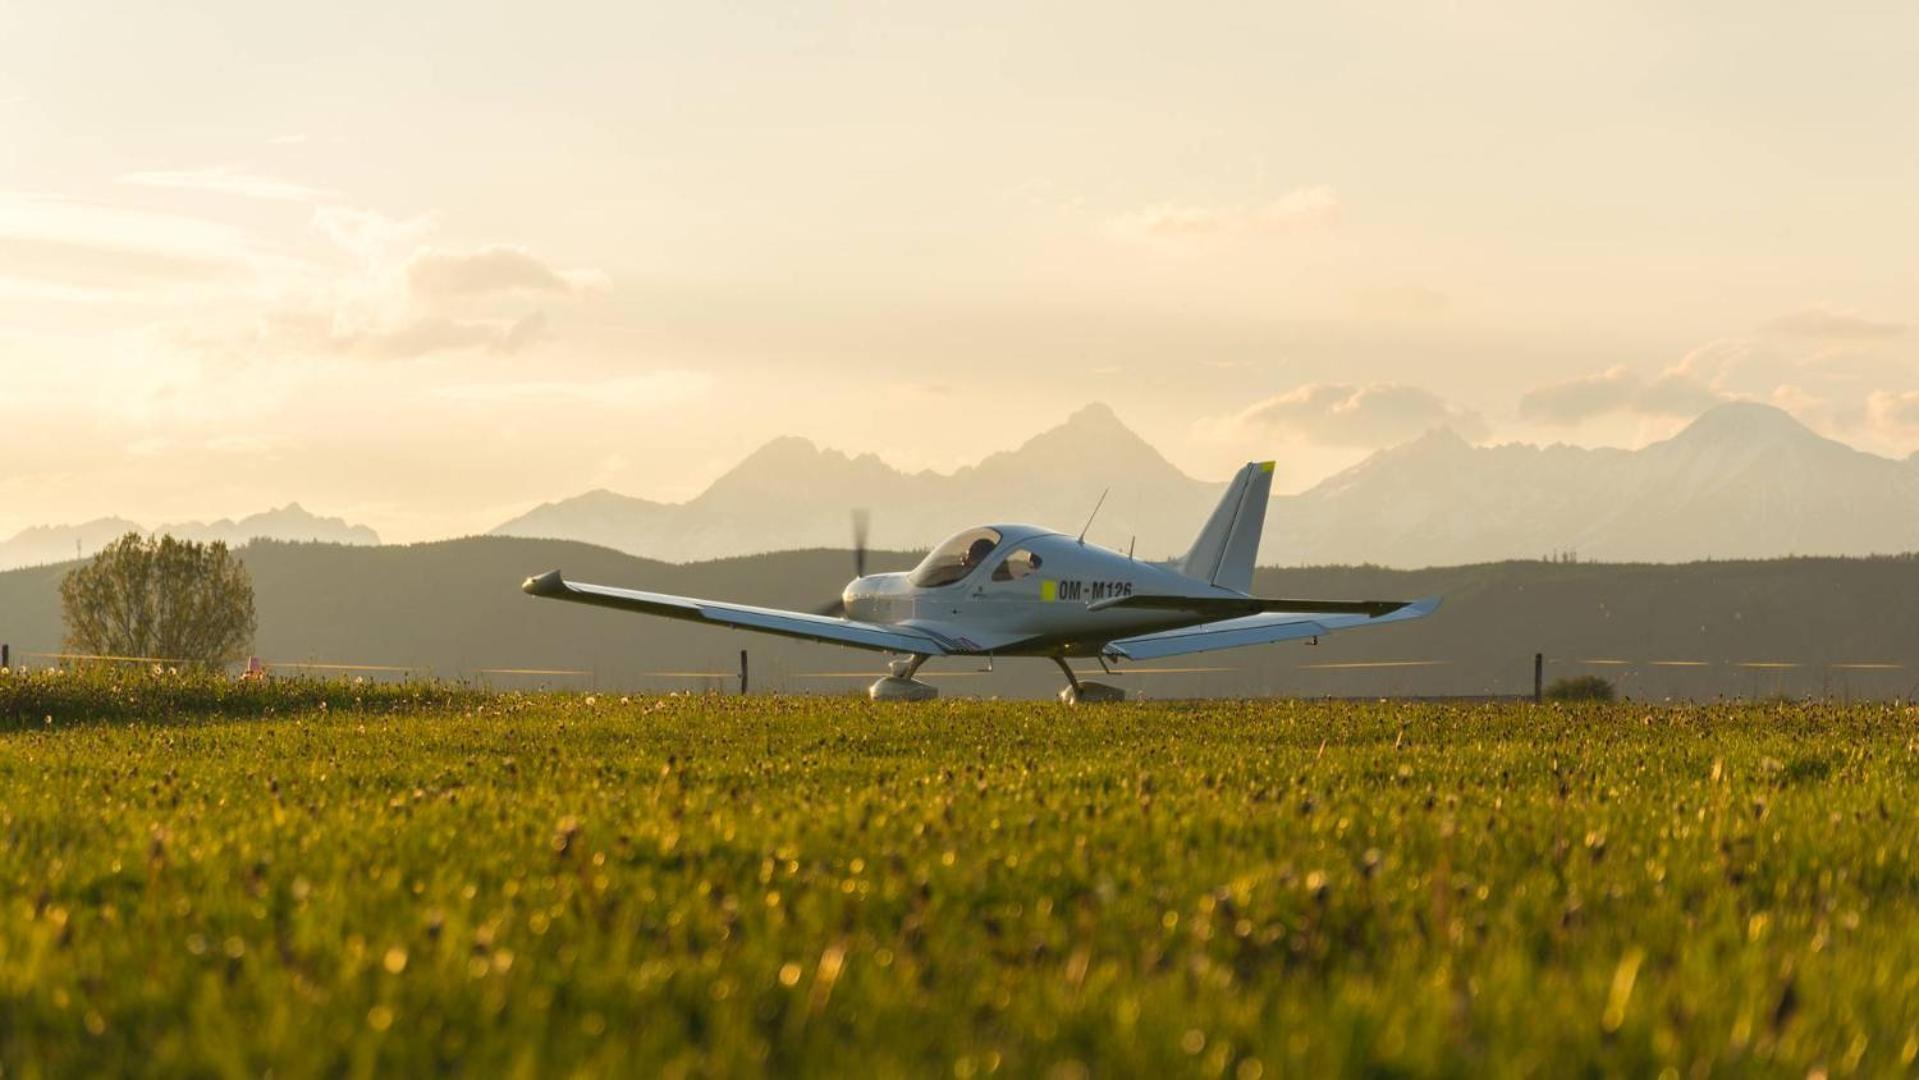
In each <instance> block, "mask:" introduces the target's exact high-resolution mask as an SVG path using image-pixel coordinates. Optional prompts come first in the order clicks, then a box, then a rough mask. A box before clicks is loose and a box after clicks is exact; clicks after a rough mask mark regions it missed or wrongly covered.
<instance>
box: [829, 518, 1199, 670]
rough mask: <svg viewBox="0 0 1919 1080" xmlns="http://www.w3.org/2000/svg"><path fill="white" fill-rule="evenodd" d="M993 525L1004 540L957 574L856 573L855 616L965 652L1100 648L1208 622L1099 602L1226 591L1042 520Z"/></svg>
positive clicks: (850, 606)
mask: <svg viewBox="0 0 1919 1080" xmlns="http://www.w3.org/2000/svg"><path fill="white" fill-rule="evenodd" d="M992 529H993V530H994V531H995V532H997V533H999V534H1000V541H999V543H998V544H997V545H996V546H995V547H994V549H993V550H992V552H991V554H990V555H989V556H988V557H987V558H986V559H984V560H983V561H982V562H981V563H980V564H979V565H977V566H972V567H969V568H967V569H966V570H965V571H964V573H963V575H962V576H960V577H958V578H957V579H956V580H953V581H950V582H945V583H943V584H936V585H930V586H928V585H916V584H914V581H913V577H914V573H917V572H918V571H915V572H909V573H895V574H870V575H868V576H866V577H862V578H857V579H855V580H853V581H852V582H850V583H849V584H848V585H847V586H846V589H845V591H844V592H843V593H842V595H841V600H842V602H843V603H844V604H845V609H846V614H847V617H848V618H850V619H855V620H859V621H862V622H871V623H878V624H882V625H891V626H909V627H913V628H915V629H919V630H922V631H924V632H927V633H931V634H935V635H938V636H939V637H940V638H941V639H942V640H943V641H947V642H950V643H951V645H950V646H949V647H950V648H951V649H952V651H955V652H970V653H996V654H999V655H1004V656H1023V655H1042V654H1043V655H1056V654H1065V655H1092V654H1095V653H1097V652H1098V651H1099V649H1100V646H1102V645H1104V644H1105V643H1106V642H1108V641H1112V640H1114V639H1117V638H1124V637H1130V636H1133V635H1135V634H1144V633H1150V632H1152V631H1155V630H1167V629H1172V628H1176V627H1180V626H1191V625H1194V624H1195V623H1198V622H1203V621H1205V620H1204V618H1203V617H1199V616H1195V615H1193V614H1192V613H1188V612H1176V611H1142V610H1138V609H1118V610H1111V611H1100V610H1089V607H1090V606H1091V605H1095V604H1098V603H1099V602H1100V601H1102V600H1109V599H1115V598H1118V597H1123V596H1129V595H1132V594H1133V593H1136V592H1137V593H1140V594H1160V595H1171V594H1178V595H1186V594H1191V595H1199V596H1204V595H1222V594H1225V593H1226V590H1221V589H1218V588H1216V587H1213V586H1207V585H1204V584H1202V583H1199V582H1195V581H1194V580H1193V579H1191V578H1188V577H1185V576H1184V575H1182V574H1179V573H1177V572H1175V571H1173V570H1171V569H1168V568H1167V567H1164V566H1161V565H1158V564H1156V563H1150V562H1143V561H1141V560H1139V559H1135V558H1133V557H1131V556H1129V555H1126V554H1124V553H1122V552H1118V551H1113V550H1110V549H1108V548H1103V547H1100V546H1099V545H1097V544H1087V543H1082V542H1080V541H1079V540H1076V539H1074V538H1073V537H1070V536H1064V535H1061V534H1060V533H1057V532H1053V531H1051V530H1048V529H1043V528H1040V527H1038V526H1032V525H1000V526H993V527H992ZM1009 564H1010V568H1009Z"/></svg>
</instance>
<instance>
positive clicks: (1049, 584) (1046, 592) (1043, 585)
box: [1039, 578, 1059, 603]
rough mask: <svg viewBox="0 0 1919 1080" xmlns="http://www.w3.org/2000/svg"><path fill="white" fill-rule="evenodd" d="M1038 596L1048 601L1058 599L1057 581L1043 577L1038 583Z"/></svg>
mask: <svg viewBox="0 0 1919 1080" xmlns="http://www.w3.org/2000/svg"><path fill="white" fill-rule="evenodd" d="M1039 598H1040V599H1041V600H1044V601H1046V602H1048V603H1051V602H1052V601H1054V600H1058V599H1059V582H1057V581H1054V580H1053V579H1052V578H1044V579H1042V580H1041V581H1040V583H1039Z"/></svg>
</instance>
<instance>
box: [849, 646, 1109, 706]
mask: <svg viewBox="0 0 1919 1080" xmlns="http://www.w3.org/2000/svg"><path fill="white" fill-rule="evenodd" d="M1050 659H1051V660H1052V661H1053V663H1055V664H1058V665H1059V669H1060V670H1061V671H1063V672H1065V673H1066V687H1065V689H1063V690H1061V691H1060V692H1059V699H1060V701H1061V702H1063V703H1064V704H1067V705H1104V704H1108V703H1110V702H1115V701H1125V700H1126V691H1124V690H1122V689H1120V688H1119V687H1117V686H1112V685H1109V684H1107V683H1098V682H1087V681H1085V680H1083V679H1081V678H1080V677H1079V675H1078V674H1076V673H1075V672H1074V671H1073V667H1072V665H1071V664H1068V663H1067V662H1066V658H1065V657H1063V656H1055V657H1051V658H1050ZM926 660H927V658H926V657H924V656H918V655H915V656H909V657H906V658H904V659H901V660H895V661H893V662H892V664H890V665H889V667H888V670H889V671H890V672H891V673H890V674H888V675H887V676H886V677H884V678H882V679H880V680H879V681H878V682H876V683H874V684H873V685H871V686H869V687H867V688H866V696H868V697H870V698H872V699H873V700H874V701H931V700H933V699H934V698H936V697H938V696H940V692H939V688H938V687H936V686H932V685H930V684H927V683H923V682H921V681H919V680H918V679H915V678H914V677H913V676H914V675H916V674H918V673H919V669H920V666H921V665H922V664H924V663H926Z"/></svg>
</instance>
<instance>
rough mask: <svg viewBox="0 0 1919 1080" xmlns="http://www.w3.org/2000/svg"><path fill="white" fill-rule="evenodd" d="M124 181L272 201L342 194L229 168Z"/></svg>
mask: <svg viewBox="0 0 1919 1080" xmlns="http://www.w3.org/2000/svg"><path fill="white" fill-rule="evenodd" d="M120 182H121V183H123V184H133V185H136V186H139V187H153V188H170V189H173V190H175V191H197V192H205V193H210V194H215V195H234V196H238V197H240V198H245V199H264V200H267V201H270V202H303V203H319V202H332V201H333V200H335V199H338V198H339V197H340V196H339V193H338V192H335V191H329V190H327V189H325V188H316V187H308V186H307V185H305V184H298V183H294V182H293V181H291V180H282V179H279V178H277V177H272V176H262V175H260V174H258V173H254V172H249V171H247V170H245V169H242V168H237V167H233V166H228V165H215V166H212V167H210V168H205V169H192V170H186V171H164V170H163V171H155V172H131V173H126V174H125V175H123V176H121V177H120Z"/></svg>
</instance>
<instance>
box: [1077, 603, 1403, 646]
mask: <svg viewBox="0 0 1919 1080" xmlns="http://www.w3.org/2000/svg"><path fill="white" fill-rule="evenodd" d="M1438 607H1439V598H1438V597H1431V598H1428V599H1425V600H1415V601H1413V602H1411V603H1407V604H1399V605H1396V606H1394V607H1393V608H1392V610H1390V611H1388V612H1387V613H1386V614H1383V615H1368V614H1366V613H1364V612H1363V611H1358V612H1355V611H1346V612H1334V613H1328V614H1323V615H1317V614H1309V613H1300V612H1290V611H1289V612H1283V613H1282V612H1272V613H1267V614H1261V615H1248V616H1245V617H1243V618H1238V619H1227V620H1225V621H1223V622H1212V623H1205V624H1203V625H1200V626H1188V627H1185V628H1183V629H1179V630H1162V631H1160V632H1159V633H1156V634H1141V635H1139V636H1138V637H1130V638H1121V639H1120V640H1118V641H1114V642H1111V643H1109V644H1108V645H1107V646H1106V649H1105V652H1106V655H1108V656H1116V657H1119V658H1121V659H1126V660H1157V659H1159V658H1160V657H1162V656H1183V655H1185V654H1187V653H1196V652H1210V651H1211V650H1214V649H1236V648H1239V647H1240V646H1242V645H1265V644H1270V643H1272V642H1278V641H1294V640H1297V639H1300V638H1310V637H1318V636H1320V635H1321V634H1331V633H1334V632H1336V631H1340V630H1349V629H1352V628H1354V627H1359V626H1379V625H1381V624H1384V623H1392V622H1404V621H1406V620H1408V619H1418V618H1422V617H1424V616H1427V615H1430V614H1432V613H1433V612H1434V611H1435V610H1437V609H1438Z"/></svg>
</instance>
